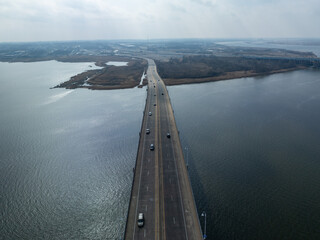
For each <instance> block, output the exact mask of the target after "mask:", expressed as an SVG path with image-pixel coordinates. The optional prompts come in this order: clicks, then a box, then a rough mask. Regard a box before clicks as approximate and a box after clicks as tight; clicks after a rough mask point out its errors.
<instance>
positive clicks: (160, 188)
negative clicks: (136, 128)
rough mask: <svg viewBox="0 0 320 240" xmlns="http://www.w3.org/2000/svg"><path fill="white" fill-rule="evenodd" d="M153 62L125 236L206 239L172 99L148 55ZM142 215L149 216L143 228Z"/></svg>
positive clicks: (150, 68)
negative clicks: (202, 231)
mask: <svg viewBox="0 0 320 240" xmlns="http://www.w3.org/2000/svg"><path fill="white" fill-rule="evenodd" d="M148 64H149V67H148V71H147V78H148V95H147V100H146V106H145V112H144V118H143V123H142V127H141V134H140V142H139V148H138V153H137V160H136V167H135V174H134V181H133V187H132V192H131V200H130V205H129V213H128V219H127V224H126V230H125V239H127V240H129V239H148V240H151V239H155V240H159V239H161V240H162V239H190V240H193V239H202V236H201V229H200V224H199V218H198V214H197V209H196V206H195V202H194V198H193V194H192V189H191V185H190V181H189V176H188V172H187V168H186V165H185V161H184V158H183V153H182V149H181V144H180V139H179V134H178V131H177V127H176V123H175V119H174V115H173V110H172V106H171V103H170V98H169V95H168V92H167V89H166V87H165V85H164V83H163V81H162V79H161V78H160V77H159V75H158V73H157V70H156V65H155V63H154V61H153V60H150V59H149V60H148ZM149 112H151V114H152V115H151V116H149ZM146 129H150V133H149V134H146ZM167 133H170V137H167ZM150 144H154V146H155V149H154V150H150ZM139 213H144V216H145V224H144V226H143V227H141V228H139V227H138V226H137V218H138V214H139Z"/></svg>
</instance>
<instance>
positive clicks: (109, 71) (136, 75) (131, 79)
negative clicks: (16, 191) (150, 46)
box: [56, 56, 147, 90]
mask: <svg viewBox="0 0 320 240" xmlns="http://www.w3.org/2000/svg"><path fill="white" fill-rule="evenodd" d="M86 57H87V56H84V57H83V58H81V59H79V61H92V60H93V59H90V58H86ZM59 60H61V59H59ZM68 60H69V59H66V61H68ZM94 60H95V61H96V65H97V66H102V67H103V69H98V70H89V71H86V72H83V73H80V74H78V75H76V76H73V77H72V78H71V79H70V80H69V81H66V82H64V83H61V84H59V85H58V86H56V87H61V88H68V89H73V88H89V89H97V90H100V89H121V88H132V87H135V86H137V85H138V84H139V82H140V79H141V76H142V73H143V71H144V70H145V69H146V68H147V62H146V61H145V60H142V59H124V58H121V59H117V60H118V61H128V65H127V66H111V65H106V64H105V62H106V61H105V57H101V58H99V57H94ZM112 60H113V61H114V60H115V59H114V58H113V59H112Z"/></svg>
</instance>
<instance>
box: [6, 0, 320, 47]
mask: <svg viewBox="0 0 320 240" xmlns="http://www.w3.org/2000/svg"><path fill="white" fill-rule="evenodd" d="M319 23H320V0H0V42H9V41H47V40H50V41H51V40H94V39H148V38H149V39H152V38H274V37H282V38H283V37H284V38H289V37H304V38H312V37H314V38H320V24H319Z"/></svg>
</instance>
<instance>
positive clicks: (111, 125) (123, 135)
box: [0, 61, 146, 239]
mask: <svg viewBox="0 0 320 240" xmlns="http://www.w3.org/2000/svg"><path fill="white" fill-rule="evenodd" d="M89 65H93V64H92V63H59V62H55V61H50V62H38V63H0V72H1V79H0V86H1V88H0V111H1V115H0V135H1V140H0V161H1V168H0V182H1V185H0V196H1V202H0V213H1V228H0V236H1V237H2V238H3V239H120V238H121V237H122V236H123V231H124V225H125V220H126V214H127V207H128V203H129V196H130V187H131V183H132V176H133V172H132V168H133V166H134V161H135V157H136V151H137V146H138V139H139V135H138V133H139V130H140V126H141V120H142V111H143V109H144V104H145V93H146V91H145V90H144V89H138V88H135V89H127V90H112V91H92V90H87V89H77V90H66V89H49V88H50V87H52V86H55V85H57V84H59V83H60V82H63V81H66V80H68V79H69V78H70V77H71V76H72V75H75V74H77V73H80V72H82V71H84V70H86V69H91V68H90V67H89Z"/></svg>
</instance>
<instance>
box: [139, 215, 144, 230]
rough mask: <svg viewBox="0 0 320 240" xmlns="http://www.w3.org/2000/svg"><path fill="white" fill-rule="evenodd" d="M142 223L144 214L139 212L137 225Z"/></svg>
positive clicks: (141, 225)
mask: <svg viewBox="0 0 320 240" xmlns="http://www.w3.org/2000/svg"><path fill="white" fill-rule="evenodd" d="M143 225H144V216H143V213H139V216H138V227H143Z"/></svg>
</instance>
